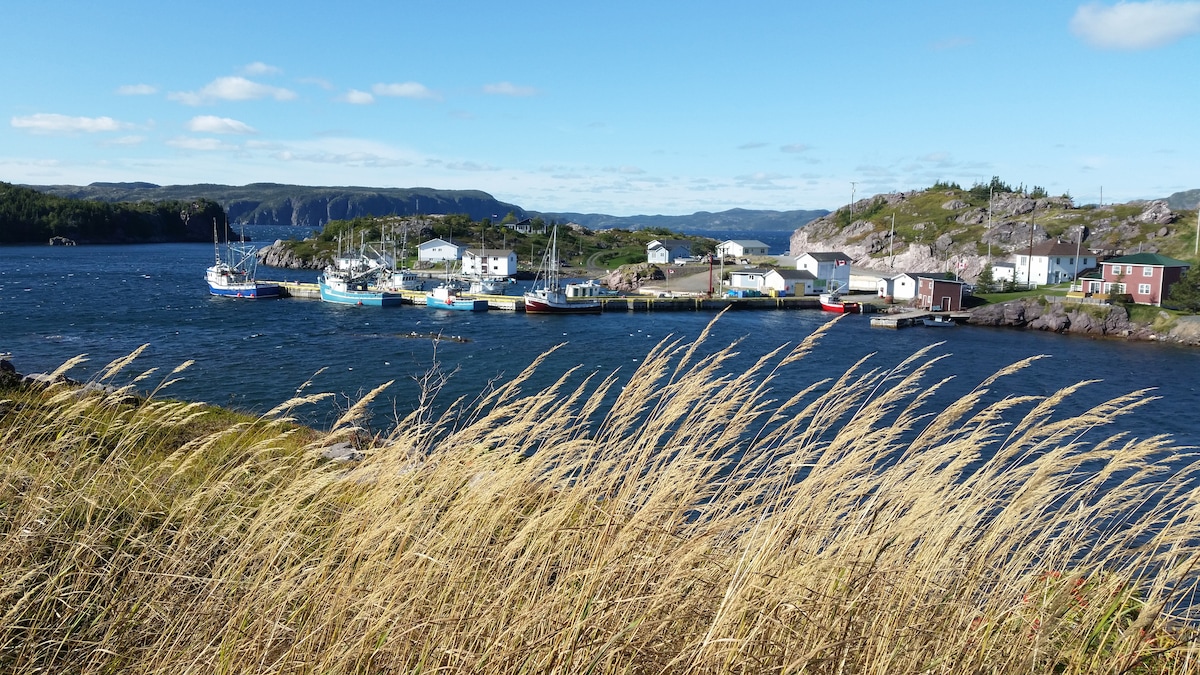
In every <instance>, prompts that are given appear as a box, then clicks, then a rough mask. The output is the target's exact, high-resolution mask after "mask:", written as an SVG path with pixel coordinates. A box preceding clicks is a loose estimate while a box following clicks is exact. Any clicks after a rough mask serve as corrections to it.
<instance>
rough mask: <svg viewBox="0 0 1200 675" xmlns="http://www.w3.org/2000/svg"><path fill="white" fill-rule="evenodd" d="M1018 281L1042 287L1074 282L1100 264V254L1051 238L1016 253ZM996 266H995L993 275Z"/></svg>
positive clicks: (1015, 264) (1014, 258)
mask: <svg viewBox="0 0 1200 675" xmlns="http://www.w3.org/2000/svg"><path fill="white" fill-rule="evenodd" d="M1013 263H1014V270H1013V271H1014V274H1015V275H1016V276H1015V278H1014V281H1016V282H1017V283H1019V284H1028V285H1030V286H1041V285H1043V284H1058V283H1062V282H1064V281H1073V280H1074V279H1075V277H1077V276H1079V273H1080V272H1083V271H1085V270H1088V269H1091V268H1092V267H1095V266H1096V254H1095V253H1093V252H1091V251H1089V250H1087V249H1086V248H1082V249H1081V248H1080V247H1079V244H1078V243H1070V242H1064V241H1062V240H1060V239H1047V240H1046V241H1043V242H1041V243H1039V244H1036V245H1034V246H1033V247H1032V248H1029V249H1025V250H1024V251H1022V250H1019V249H1018V250H1017V251H1016V252H1014V253H1013ZM994 274H995V268H994V267H993V276H994Z"/></svg>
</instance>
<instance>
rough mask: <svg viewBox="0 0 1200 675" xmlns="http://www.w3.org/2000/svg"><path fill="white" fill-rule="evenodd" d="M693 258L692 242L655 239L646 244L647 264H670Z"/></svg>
mask: <svg viewBox="0 0 1200 675" xmlns="http://www.w3.org/2000/svg"><path fill="white" fill-rule="evenodd" d="M690 257H692V242H690V241H687V240H685V239H655V240H654V241H652V242H650V243H649V244H646V262H652V263H669V262H671V261H672V260H675V259H676V258H690Z"/></svg>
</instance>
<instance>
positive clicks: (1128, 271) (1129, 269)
mask: <svg viewBox="0 0 1200 675" xmlns="http://www.w3.org/2000/svg"><path fill="white" fill-rule="evenodd" d="M1125 274H1133V265H1126V266H1125Z"/></svg>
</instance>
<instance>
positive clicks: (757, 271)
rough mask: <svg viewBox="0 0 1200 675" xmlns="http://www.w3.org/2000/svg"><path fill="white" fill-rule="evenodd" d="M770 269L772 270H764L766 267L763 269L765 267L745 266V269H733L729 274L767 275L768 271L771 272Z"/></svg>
mask: <svg viewBox="0 0 1200 675" xmlns="http://www.w3.org/2000/svg"><path fill="white" fill-rule="evenodd" d="M770 271H771V270H764V269H763V268H761V267H749V268H744V269H740V270H733V271H732V272H730V273H729V274H730V276H732V275H734V274H749V275H752V276H753V275H758V276H763V275H765V274H766V273H767V272H770Z"/></svg>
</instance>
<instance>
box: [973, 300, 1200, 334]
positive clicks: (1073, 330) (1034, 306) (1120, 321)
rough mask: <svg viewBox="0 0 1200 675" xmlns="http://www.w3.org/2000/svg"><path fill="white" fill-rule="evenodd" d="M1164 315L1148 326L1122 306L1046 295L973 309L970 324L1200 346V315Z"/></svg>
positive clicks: (1163, 313)
mask: <svg viewBox="0 0 1200 675" xmlns="http://www.w3.org/2000/svg"><path fill="white" fill-rule="evenodd" d="M1160 316H1161V318H1162V321H1161V322H1155V324H1154V325H1147V324H1143V323H1136V322H1133V321H1130V319H1129V312H1128V311H1126V309H1125V308H1124V307H1122V306H1121V305H1094V304H1085V303H1081V302H1073V301H1071V300H1069V299H1062V298H1044V297H1043V298H1022V299H1020V300H1011V301H1009V302H1002V303H996V304H994V305H984V306H983V307H978V308H976V309H974V310H972V311H971V317H970V318H969V319H968V320H967V323H968V324H971V325H975V326H1000V327H1008V328H1020V329H1025V330H1041V331H1051V332H1054V333H1062V334H1068V335H1083V336H1087V337H1107V338H1117V339H1125V340H1145V341H1154V342H1171V343H1176V344H1184V345H1192V346H1200V317H1173V316H1172V315H1170V314H1168V313H1167V312H1162V313H1161V315H1160Z"/></svg>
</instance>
